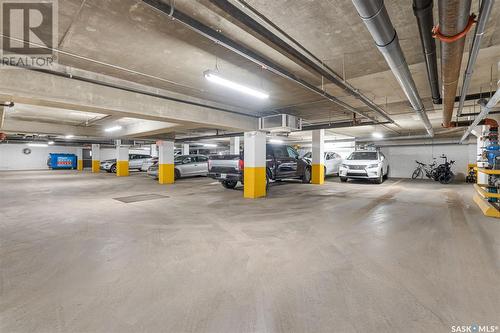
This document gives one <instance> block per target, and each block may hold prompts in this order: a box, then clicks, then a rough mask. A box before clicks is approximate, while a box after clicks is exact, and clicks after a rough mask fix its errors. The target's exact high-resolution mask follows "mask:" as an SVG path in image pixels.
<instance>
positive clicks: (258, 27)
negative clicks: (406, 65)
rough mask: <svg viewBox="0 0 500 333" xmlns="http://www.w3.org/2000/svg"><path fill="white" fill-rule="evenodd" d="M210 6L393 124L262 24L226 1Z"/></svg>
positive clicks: (331, 73)
mask: <svg viewBox="0 0 500 333" xmlns="http://www.w3.org/2000/svg"><path fill="white" fill-rule="evenodd" d="M210 2H211V3H212V4H214V5H215V6H216V7H218V8H219V9H221V10H223V11H224V12H226V13H227V14H228V15H230V16H231V17H232V18H234V19H236V20H237V21H238V22H240V23H241V24H243V25H244V26H245V27H246V28H248V29H250V30H251V31H253V32H255V33H257V34H258V35H260V36H261V37H263V38H264V39H265V40H266V41H267V42H269V43H271V44H273V45H274V46H276V47H277V48H278V50H279V51H280V53H281V54H284V55H291V56H292V57H294V58H295V59H297V60H299V61H300V62H301V63H303V64H305V65H306V66H308V67H309V68H310V69H312V70H313V71H314V72H316V73H317V74H319V75H321V76H323V77H325V78H326V79H327V80H328V81H330V82H331V83H333V84H335V85H336V86H338V87H340V88H342V89H343V90H344V91H345V92H347V93H348V94H350V95H352V96H354V97H356V98H358V99H359V100H360V101H362V102H363V103H364V104H365V105H366V106H368V107H369V108H370V110H371V111H373V112H375V113H376V114H378V115H379V116H381V117H382V118H384V119H386V120H387V121H389V122H390V123H394V120H393V119H392V118H391V117H390V116H389V115H388V114H387V113H386V112H385V111H384V110H383V109H382V108H380V107H379V106H378V105H376V104H375V103H374V102H372V101H371V100H370V99H369V98H368V97H366V96H365V95H363V94H362V93H360V92H359V90H357V89H355V88H353V87H352V86H351V85H350V84H348V83H347V82H346V81H344V80H343V79H342V78H341V77H340V76H339V75H338V74H337V73H335V72H334V71H333V70H332V69H331V68H329V67H328V66H325V65H324V64H322V63H320V64H318V63H317V62H315V61H313V60H311V59H310V58H308V57H306V56H305V55H304V54H302V53H301V52H299V51H298V50H297V49H295V48H294V47H292V46H291V45H289V44H288V43H287V42H286V41H284V40H283V39H281V38H280V37H279V36H277V35H276V34H274V33H273V32H271V31H270V30H268V29H267V28H266V27H264V26H263V25H262V24H260V23H259V22H257V21H256V20H254V19H253V18H252V17H250V16H249V15H247V14H246V13H245V12H243V11H242V10H241V9H239V8H238V7H236V6H235V5H233V4H231V3H230V2H229V1H227V0H210ZM309 53H310V52H309Z"/></svg>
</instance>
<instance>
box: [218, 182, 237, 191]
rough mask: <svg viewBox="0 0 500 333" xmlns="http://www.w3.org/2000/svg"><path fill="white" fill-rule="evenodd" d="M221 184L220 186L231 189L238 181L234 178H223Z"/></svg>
mask: <svg viewBox="0 0 500 333" xmlns="http://www.w3.org/2000/svg"><path fill="white" fill-rule="evenodd" d="M221 184H222V186H224V188H227V189H229V190H232V189H234V188H235V187H236V184H238V181H236V180H224V181H223V182H221Z"/></svg>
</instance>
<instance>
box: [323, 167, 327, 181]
mask: <svg viewBox="0 0 500 333" xmlns="http://www.w3.org/2000/svg"><path fill="white" fill-rule="evenodd" d="M325 179H326V167H323V180H325Z"/></svg>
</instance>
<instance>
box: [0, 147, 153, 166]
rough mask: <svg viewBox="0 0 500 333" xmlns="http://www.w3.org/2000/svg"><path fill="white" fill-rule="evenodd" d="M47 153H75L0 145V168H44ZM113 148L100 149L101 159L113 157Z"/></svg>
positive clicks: (64, 149)
mask: <svg viewBox="0 0 500 333" xmlns="http://www.w3.org/2000/svg"><path fill="white" fill-rule="evenodd" d="M24 148H29V149H31V154H29V155H26V154H23V149H24ZM49 153H63V154H76V147H64V146H49V147H28V146H27V145H25V144H1V145H0V170H46V169H48V168H47V158H48V156H49ZM130 153H136V154H149V153H150V149H149V147H148V148H145V149H131V150H130ZM115 155H116V150H115V149H114V148H103V149H101V160H105V159H113V158H115Z"/></svg>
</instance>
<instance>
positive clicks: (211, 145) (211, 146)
mask: <svg viewBox="0 0 500 333" xmlns="http://www.w3.org/2000/svg"><path fill="white" fill-rule="evenodd" d="M203 147H207V148H215V147H217V145H216V144H215V143H205V144H204V145H203Z"/></svg>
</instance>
